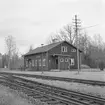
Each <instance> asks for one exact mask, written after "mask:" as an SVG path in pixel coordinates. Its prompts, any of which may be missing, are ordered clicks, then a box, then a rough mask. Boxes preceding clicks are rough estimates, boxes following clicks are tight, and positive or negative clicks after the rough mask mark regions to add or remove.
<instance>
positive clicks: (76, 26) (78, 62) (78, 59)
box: [73, 15, 80, 73]
mask: <svg viewBox="0 0 105 105" xmlns="http://www.w3.org/2000/svg"><path fill="white" fill-rule="evenodd" d="M73 23H74V26H75V37H76V47H77V67H78V73H79V71H80V57H79V35H78V31H79V26H80V20H79V19H78V18H77V15H75V19H74V22H73Z"/></svg>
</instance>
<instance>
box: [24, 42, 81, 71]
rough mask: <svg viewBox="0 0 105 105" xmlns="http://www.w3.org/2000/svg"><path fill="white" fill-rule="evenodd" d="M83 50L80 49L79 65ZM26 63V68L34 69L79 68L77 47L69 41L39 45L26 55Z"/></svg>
mask: <svg viewBox="0 0 105 105" xmlns="http://www.w3.org/2000/svg"><path fill="white" fill-rule="evenodd" d="M81 52H82V51H80V50H79V58H80V59H79V60H80V61H79V65H80V64H81ZM24 65H25V69H28V70H33V71H49V70H52V69H59V70H73V69H77V68H78V64H77V48H76V47H75V46H73V45H72V44H70V43H69V42H67V41H61V42H56V43H52V44H49V45H45V46H41V47H37V48H36V49H34V50H32V51H30V52H28V53H26V54H25V55H24Z"/></svg>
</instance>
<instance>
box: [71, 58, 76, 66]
mask: <svg viewBox="0 0 105 105" xmlns="http://www.w3.org/2000/svg"><path fill="white" fill-rule="evenodd" d="M74 65H75V61H74V58H71V66H74Z"/></svg>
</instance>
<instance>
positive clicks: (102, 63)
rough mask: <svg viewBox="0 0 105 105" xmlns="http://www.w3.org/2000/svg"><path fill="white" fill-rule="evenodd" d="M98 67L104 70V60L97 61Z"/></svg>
mask: <svg viewBox="0 0 105 105" xmlns="http://www.w3.org/2000/svg"><path fill="white" fill-rule="evenodd" d="M99 68H100V70H101V71H103V70H104V62H102V61H101V62H100V63H99Z"/></svg>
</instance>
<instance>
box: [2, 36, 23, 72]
mask: <svg viewBox="0 0 105 105" xmlns="http://www.w3.org/2000/svg"><path fill="white" fill-rule="evenodd" d="M5 46H6V52H5V54H0V68H8V69H10V70H11V69H23V68H24V58H23V57H22V55H20V54H19V51H18V48H17V45H16V41H15V38H14V37H13V36H7V37H6V38H5Z"/></svg>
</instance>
